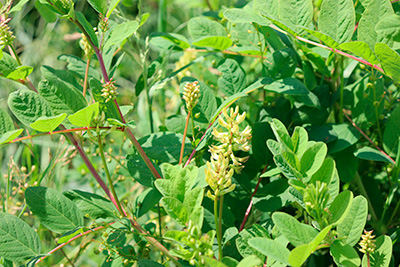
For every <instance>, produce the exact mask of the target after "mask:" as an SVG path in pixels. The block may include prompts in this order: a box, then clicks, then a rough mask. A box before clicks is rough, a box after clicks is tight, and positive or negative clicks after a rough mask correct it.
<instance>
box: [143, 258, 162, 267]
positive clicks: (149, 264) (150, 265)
mask: <svg viewBox="0 0 400 267" xmlns="http://www.w3.org/2000/svg"><path fill="white" fill-rule="evenodd" d="M137 264H138V267H164V265H161V264H159V263H158V262H156V261H152V260H147V259H143V260H140V261H138V263H137Z"/></svg>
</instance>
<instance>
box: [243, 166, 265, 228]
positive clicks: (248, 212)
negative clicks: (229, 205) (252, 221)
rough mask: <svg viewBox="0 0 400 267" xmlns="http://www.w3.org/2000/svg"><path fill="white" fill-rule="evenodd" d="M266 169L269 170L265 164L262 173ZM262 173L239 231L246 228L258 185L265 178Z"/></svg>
mask: <svg viewBox="0 0 400 267" xmlns="http://www.w3.org/2000/svg"><path fill="white" fill-rule="evenodd" d="M266 170H267V166H265V168H264V170H263V171H262V172H261V174H263V173H264V172H265V171H266ZM261 174H260V177H259V178H258V182H257V185H256V187H255V188H254V191H253V194H251V197H250V204H249V206H248V207H247V210H246V213H245V214H244V218H243V221H242V224H241V225H240V228H239V233H240V232H241V231H242V230H243V229H244V226H245V224H246V222H247V219H248V217H249V215H250V211H251V208H252V207H253V197H254V196H255V195H256V193H257V190H258V187H259V186H260V182H261V180H262V178H263V177H261Z"/></svg>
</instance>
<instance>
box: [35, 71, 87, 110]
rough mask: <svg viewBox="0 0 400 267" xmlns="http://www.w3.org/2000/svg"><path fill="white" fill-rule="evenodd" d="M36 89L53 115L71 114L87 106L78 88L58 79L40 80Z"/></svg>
mask: <svg viewBox="0 0 400 267" xmlns="http://www.w3.org/2000/svg"><path fill="white" fill-rule="evenodd" d="M38 91H39V94H40V95H41V96H43V98H44V99H46V101H47V103H49V105H50V106H51V108H52V110H53V113H54V114H55V115H59V114H63V113H66V114H67V115H71V114H74V113H75V112H77V111H78V110H80V109H82V108H84V107H86V106H87V102H86V99H85V98H84V97H83V95H82V93H81V92H79V91H78V89H76V88H75V87H74V86H73V85H71V84H69V83H66V82H64V81H62V80H59V79H48V80H44V81H41V82H40V83H39V88H38Z"/></svg>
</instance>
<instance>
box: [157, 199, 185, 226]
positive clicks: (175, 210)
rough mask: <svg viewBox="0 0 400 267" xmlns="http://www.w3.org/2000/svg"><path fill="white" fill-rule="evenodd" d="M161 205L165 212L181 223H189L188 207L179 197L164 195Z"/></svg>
mask: <svg viewBox="0 0 400 267" xmlns="http://www.w3.org/2000/svg"><path fill="white" fill-rule="evenodd" d="M161 205H162V206H163V207H164V209H165V212H166V213H167V214H168V215H169V216H171V218H172V219H174V220H175V221H176V222H178V223H179V224H181V225H183V226H184V225H185V224H186V223H188V219H189V214H188V211H187V209H186V207H185V206H184V205H183V204H182V202H180V201H179V200H178V199H176V198H174V197H163V198H162V199H161Z"/></svg>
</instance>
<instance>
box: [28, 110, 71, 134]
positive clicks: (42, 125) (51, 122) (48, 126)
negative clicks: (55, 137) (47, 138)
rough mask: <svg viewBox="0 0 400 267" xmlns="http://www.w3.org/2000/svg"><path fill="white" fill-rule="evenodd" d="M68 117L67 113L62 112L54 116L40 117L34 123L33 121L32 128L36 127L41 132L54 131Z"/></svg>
mask: <svg viewBox="0 0 400 267" xmlns="http://www.w3.org/2000/svg"><path fill="white" fill-rule="evenodd" d="M66 117H67V114H66V113H62V114H60V115H57V116H52V117H46V116H43V117H40V118H39V119H37V120H36V121H35V122H34V123H31V125H30V126H31V127H32V129H35V130H36V131H39V132H52V131H54V130H55V129H56V128H57V127H58V126H59V125H60V124H61V123H62V122H63V120H64V119H65V118H66Z"/></svg>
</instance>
